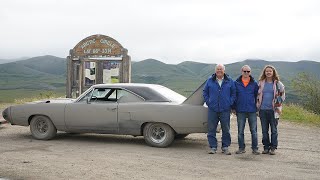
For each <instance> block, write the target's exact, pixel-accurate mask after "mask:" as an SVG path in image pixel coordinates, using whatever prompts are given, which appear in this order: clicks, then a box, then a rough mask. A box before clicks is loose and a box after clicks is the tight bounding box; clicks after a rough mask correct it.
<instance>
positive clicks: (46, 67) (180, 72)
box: [0, 56, 320, 101]
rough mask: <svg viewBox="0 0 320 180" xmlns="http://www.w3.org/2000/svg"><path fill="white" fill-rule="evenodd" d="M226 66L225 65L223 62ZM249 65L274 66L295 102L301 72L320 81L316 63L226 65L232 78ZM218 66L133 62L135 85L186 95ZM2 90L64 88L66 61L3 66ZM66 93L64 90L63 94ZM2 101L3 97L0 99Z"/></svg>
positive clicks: (257, 68) (0, 67)
mask: <svg viewBox="0 0 320 180" xmlns="http://www.w3.org/2000/svg"><path fill="white" fill-rule="evenodd" d="M222 63H223V62H222ZM246 64H248V65H249V66H250V67H251V69H252V75H253V77H254V78H255V79H258V78H259V76H260V73H261V70H262V69H263V67H264V66H265V65H268V64H271V65H273V66H275V67H276V68H277V70H278V73H279V74H280V78H281V80H282V81H283V82H284V84H285V85H286V90H287V95H288V97H289V98H288V99H291V100H293V101H294V100H295V95H294V93H293V92H292V88H291V80H292V79H293V78H294V77H296V75H297V74H298V73H300V72H309V73H311V74H313V75H315V76H316V77H318V78H319V79H320V71H319V69H320V63H319V62H314V61H307V60H304V61H299V62H285V61H271V62H270V61H265V60H259V59H247V60H244V61H241V62H236V63H231V64H227V65H226V73H227V74H229V75H230V76H231V77H232V78H233V79H236V78H237V77H238V76H239V75H240V69H241V67H242V66H243V65H246ZM214 68H215V64H207V63H199V62H192V61H185V62H182V63H180V64H176V65H173V64H166V63H163V62H161V61H158V60H156V59H146V60H143V61H135V62H133V63H132V82H139V83H154V84H162V85H165V86H167V87H169V88H171V89H173V90H175V91H177V92H179V93H181V94H182V95H184V96H188V95H190V94H191V93H192V92H193V91H194V90H195V89H196V88H197V87H199V86H200V85H201V84H202V83H203V82H204V81H206V79H207V78H208V77H209V76H211V75H212V74H213V73H214ZM0 77H1V78H0V91H1V90H12V89H21V90H23V89H30V90H40V89H44V90H55V89H57V88H60V89H64V88H65V81H66V80H65V79H66V59H65V58H59V57H55V56H39V57H34V58H29V59H27V60H22V61H15V62H10V63H6V64H0ZM61 92H63V90H62V91H61ZM0 98H1V97H0Z"/></svg>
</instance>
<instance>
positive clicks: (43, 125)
mask: <svg viewBox="0 0 320 180" xmlns="http://www.w3.org/2000/svg"><path fill="white" fill-rule="evenodd" d="M35 123H36V124H35V126H36V130H37V131H38V132H39V133H46V132H47V131H48V124H47V122H46V121H44V120H43V119H40V118H39V119H37V121H36V122H35Z"/></svg>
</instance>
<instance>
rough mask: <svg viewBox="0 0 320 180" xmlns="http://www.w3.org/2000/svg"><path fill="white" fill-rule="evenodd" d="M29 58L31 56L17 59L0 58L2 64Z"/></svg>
mask: <svg viewBox="0 0 320 180" xmlns="http://www.w3.org/2000/svg"><path fill="white" fill-rule="evenodd" d="M26 59H29V57H21V58H16V59H0V64H5V63H9V62H14V61H21V60H26Z"/></svg>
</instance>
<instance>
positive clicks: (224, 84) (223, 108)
mask: <svg viewBox="0 0 320 180" xmlns="http://www.w3.org/2000/svg"><path fill="white" fill-rule="evenodd" d="M203 97H204V100H205V102H206V104H207V106H208V134H207V137H208V142H209V146H210V151H209V154H215V153H216V152H217V147H218V145H217V138H216V129H217V125H218V123H219V122H220V124H221V129H222V138H221V139H222V147H221V150H222V153H224V154H226V155H231V153H230V151H229V149H228V147H229V146H230V144H231V135H230V112H231V107H232V106H233V103H234V101H235V98H236V89H235V86H234V82H233V80H232V79H231V78H230V77H229V76H228V75H227V74H225V66H224V65H223V64H218V65H217V66H216V67H215V73H214V74H213V75H212V76H211V77H209V78H208V80H207V81H206V84H205V86H204V88H203Z"/></svg>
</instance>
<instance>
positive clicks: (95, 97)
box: [2, 83, 207, 147]
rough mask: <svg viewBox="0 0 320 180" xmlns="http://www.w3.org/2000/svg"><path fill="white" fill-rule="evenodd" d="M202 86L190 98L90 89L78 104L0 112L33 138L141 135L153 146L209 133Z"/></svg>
mask: <svg viewBox="0 0 320 180" xmlns="http://www.w3.org/2000/svg"><path fill="white" fill-rule="evenodd" d="M202 87H203V85H202V86H200V87H199V88H198V89H197V90H196V91H195V92H194V93H193V94H192V95H191V96H190V97H189V98H188V99H187V98H185V97H184V96H182V95H180V94H178V93H176V92H174V91H172V90H170V89H168V88H166V87H164V86H161V85H156V84H136V83H118V84H99V85H93V86H92V87H90V88H89V89H88V90H86V91H85V92H84V93H83V94H82V95H80V96H79V97H78V98H77V99H64V100H48V101H43V102H42V101H41V102H34V103H31V104H23V105H16V106H11V107H8V108H7V109H5V110H4V111H3V113H2V115H3V117H4V119H6V120H7V121H8V122H9V123H11V124H12V125H20V126H30V131H31V134H32V136H33V137H34V138H35V139H40V140H49V139H52V138H53V137H54V136H55V135H56V134H57V130H58V131H65V132H71V133H101V134H122V135H134V136H144V139H145V141H146V143H147V144H148V145H150V146H154V147H167V146H169V145H170V144H171V143H172V142H173V140H174V139H175V138H183V137H185V136H187V135H188V134H190V133H204V132H207V107H205V106H204V105H203V104H204V101H203V97H202Z"/></svg>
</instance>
